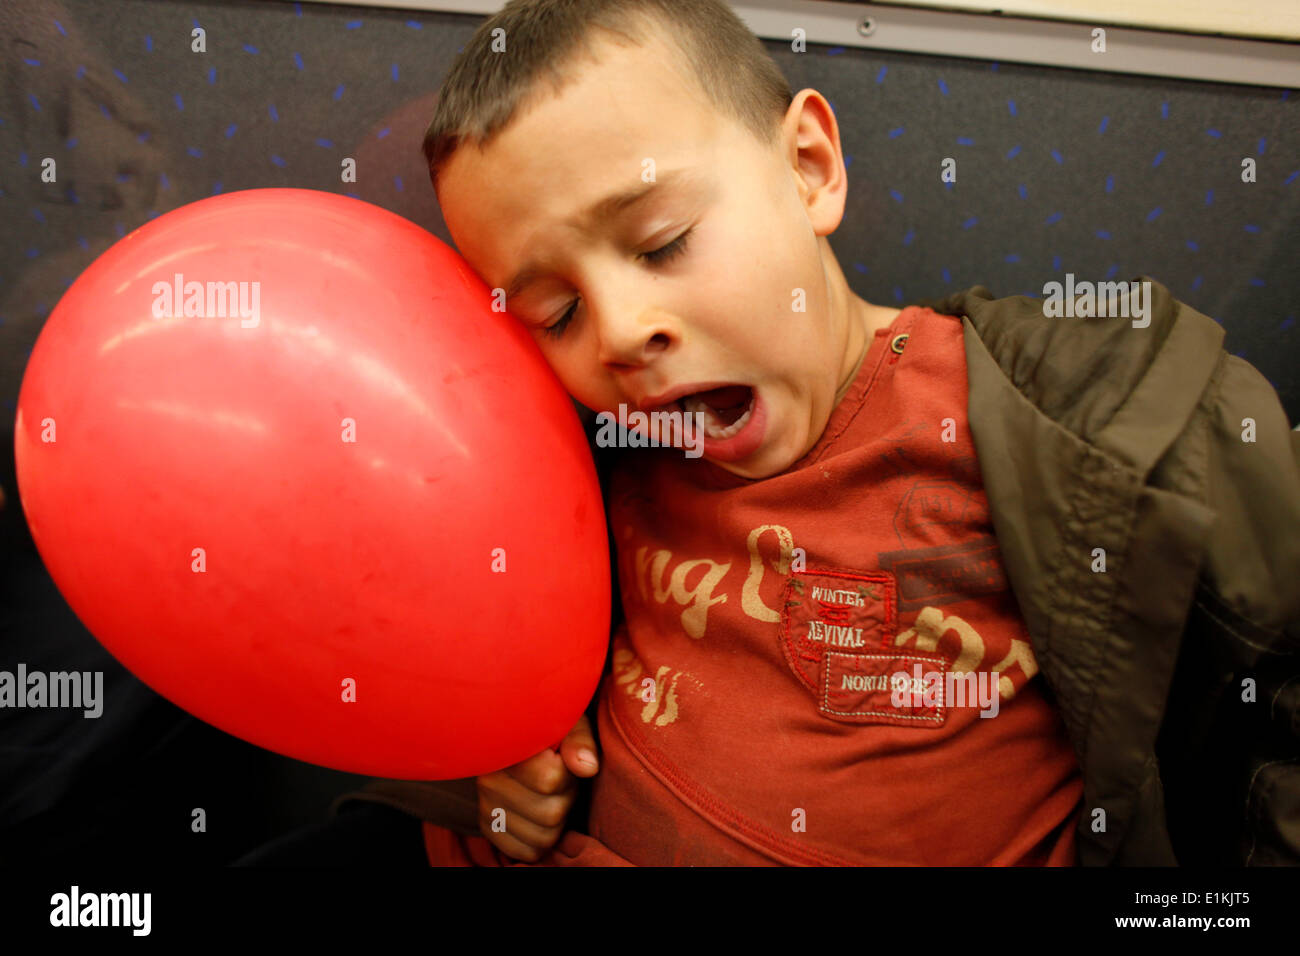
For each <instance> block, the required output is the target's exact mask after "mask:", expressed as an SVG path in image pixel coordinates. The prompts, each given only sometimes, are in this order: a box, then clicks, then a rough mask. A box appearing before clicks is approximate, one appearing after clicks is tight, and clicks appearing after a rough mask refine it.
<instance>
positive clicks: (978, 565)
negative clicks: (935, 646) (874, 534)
mask: <svg viewBox="0 0 1300 956" xmlns="http://www.w3.org/2000/svg"><path fill="white" fill-rule="evenodd" d="M878 560H879V562H880V566H881V568H883V569H884V570H886V571H892V572H893V573H894V577H895V578H896V579H897V580H898V609H899V610H900V611H915V610H918V609H920V608H922V607H925V606H927V605H942V604H951V603H953V602H954V601H962V600H966V599H967V598H973V597H978V596H979V595H981V594H996V593H997V592H999V591H1004V590H1006V589H1007V587H1008V585H1007V577H1006V574H1005V573H1004V572H1003V570H1002V560H1001V554H1000V552H999V551H998V542H997V538H994V537H993V536H992V535H985V536H982V537H979V538H974V539H972V540H970V541H965V542H962V543H961V544H955V545H950V546H948V547H946V548H915V549H912V550H908V551H888V552H886V553H884V554H882V555H880V556H879V558H878Z"/></svg>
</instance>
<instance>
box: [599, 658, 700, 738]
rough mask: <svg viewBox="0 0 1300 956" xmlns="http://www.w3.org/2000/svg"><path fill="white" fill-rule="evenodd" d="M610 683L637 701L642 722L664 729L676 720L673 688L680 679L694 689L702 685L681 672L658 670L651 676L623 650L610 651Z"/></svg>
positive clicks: (675, 687)
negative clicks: (611, 658)
mask: <svg viewBox="0 0 1300 956" xmlns="http://www.w3.org/2000/svg"><path fill="white" fill-rule="evenodd" d="M613 668H614V683H615V684H616V685H618V686H620V687H622V688H623V691H624V693H626V694H627V695H628V696H629V697H633V698H637V699H639V700H640V701H641V703H642V704H644V706H643V707H642V708H641V721H642V723H646V724H649V723H652V722H653V725H654V726H655V727H666V726H668V725H669V724H671V723H673V722H674V721H676V720H677V687H678V684H679V682H682V681H683V680H684V681H685V682H686V683H689V684H692V685H694V687H695V688H696V690H703V689H704V686H703V685H702V684H701V683H700V682H699V681H698V680H696V679H695V678H694V677H693V676H691V675H690V674H687V673H685V672H684V671H674V670H673V669H672V668H671V667H667V666H663V667H660V668H659V669H658V670H657V671H655V674H654V676H653V677H651V676H650V675H649V673H647V672H646V670H645V667H644V666H643V665H642V663H641V661H639V660H638V659H637V656H636V655H635V654H633V653H632V652H631V651H630V650H628V649H627V648H626V647H616V648H615V649H614V661H613Z"/></svg>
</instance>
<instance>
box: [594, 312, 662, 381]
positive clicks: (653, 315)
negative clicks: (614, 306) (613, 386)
mask: <svg viewBox="0 0 1300 956" xmlns="http://www.w3.org/2000/svg"><path fill="white" fill-rule="evenodd" d="M598 327H599V330H600V361H601V364H602V365H606V366H609V367H629V366H631V367H640V366H644V365H646V364H648V363H649V362H651V361H653V360H654V358H655V357H656V356H658V355H660V354H662V353H663V352H666V351H667V350H668V349H670V348H671V347H672V346H673V343H675V342H676V341H677V338H678V333H677V328H676V322H675V321H674V320H673V318H672V317H671V316H670V315H668V314H667V313H665V312H663V311H660V310H658V309H645V310H643V311H641V312H640V313H639V314H637V313H632V312H627V311H623V312H622V314H621V317H619V316H618V315H607V316H601V317H600V319H599V322H598Z"/></svg>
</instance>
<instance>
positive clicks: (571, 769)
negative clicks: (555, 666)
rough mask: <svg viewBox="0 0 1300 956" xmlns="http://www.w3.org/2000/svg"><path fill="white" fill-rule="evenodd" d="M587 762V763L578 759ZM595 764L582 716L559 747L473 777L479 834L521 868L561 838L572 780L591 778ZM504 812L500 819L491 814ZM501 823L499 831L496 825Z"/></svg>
mask: <svg viewBox="0 0 1300 956" xmlns="http://www.w3.org/2000/svg"><path fill="white" fill-rule="evenodd" d="M584 757H590V762H589V763H588V762H586V761H585V760H584V759H583V758H584ZM599 769H600V765H599V763H598V761H597V757H596V741H595V739H594V738H593V737H592V734H591V724H590V723H589V722H588V721H587V717H586V715H585V714H584V715H583V716H582V717H580V718H579V719H578V723H577V724H576V725H575V726H574V728H573V729H572V730H571V731H569V735H568V736H567V737H565V738H564V741H563V743H561V745H560V752H559V753H556V752H555V751H554V750H543V751H542V752H541V753H539V754H537V755H536V756H535V757H529V758H528V759H527V760H525V761H523V762H521V763H517V764H515V765H514V766H513V767H507V768H506V769H505V770H498V771H497V772H496V773H489V774H486V775H484V776H482V777H479V778H477V783H478V826H479V830H480V831H481V832H482V833H483V835H484V836H485V837H487V838H488V840H489V841H490V842H491V843H492V845H493V846H495V847H496V848H497V849H498V850H500V851H501V852H502V853H504V854H505V855H506V856H509V857H513V858H514V859H516V860H523V861H525V862H527V863H535V862H536V861H537V860H539V859H541V857H542V855H543V854H544V853H546V851H547V850H549V849H550V848H551V847H553V846H554V845H555V844H556V842H557V841H558V840H559V839H560V835H561V834H563V833H564V821H565V818H566V817H567V816H568V815H569V808H570V807H572V806H573V800H574V797H575V796H576V795H577V790H578V781H577V778H578V777H593V776H595V775H596V771H597V770H599ZM499 810H504V811H505V814H504V817H503V816H502V814H501V813H499V812H496V811H499ZM495 821H503V822H504V824H505V830H504V832H501V822H497V823H496V827H495V829H494V828H493V823H494V822H495Z"/></svg>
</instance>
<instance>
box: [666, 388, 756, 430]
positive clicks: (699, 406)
mask: <svg viewBox="0 0 1300 956" xmlns="http://www.w3.org/2000/svg"><path fill="white" fill-rule="evenodd" d="M682 407H683V408H685V409H686V411H687V413H688V414H691V415H696V414H698V415H701V416H702V418H700V419H699V420H700V421H702V422H703V423H704V434H705V435H707V436H708V437H710V438H712V439H715V440H721V439H724V438H730V437H731V436H732V435H736V434H739V433H740V430H741V429H742V428H744V427H745V426H746V425H747V424H748V423H749V416H750V415H751V414H753V412H754V396H753V393H751V394H750V396H749V407H748V408H746V409H745V414H743V415H741V416H740V417H739V418H737V419H736V420H735V421H734V422H732V423H731V424H730V425H723V424H722V421H721V420H720V419H719V418H718V416H717V415H715V414H714V413H713V409H711V408H710V407H709V406H708V405H706V404H705V403H704V402H702V401H701V400H700V399H698V398H696V397H695V396H694V395H690V396H688V397H686V398H684V399H682Z"/></svg>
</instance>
